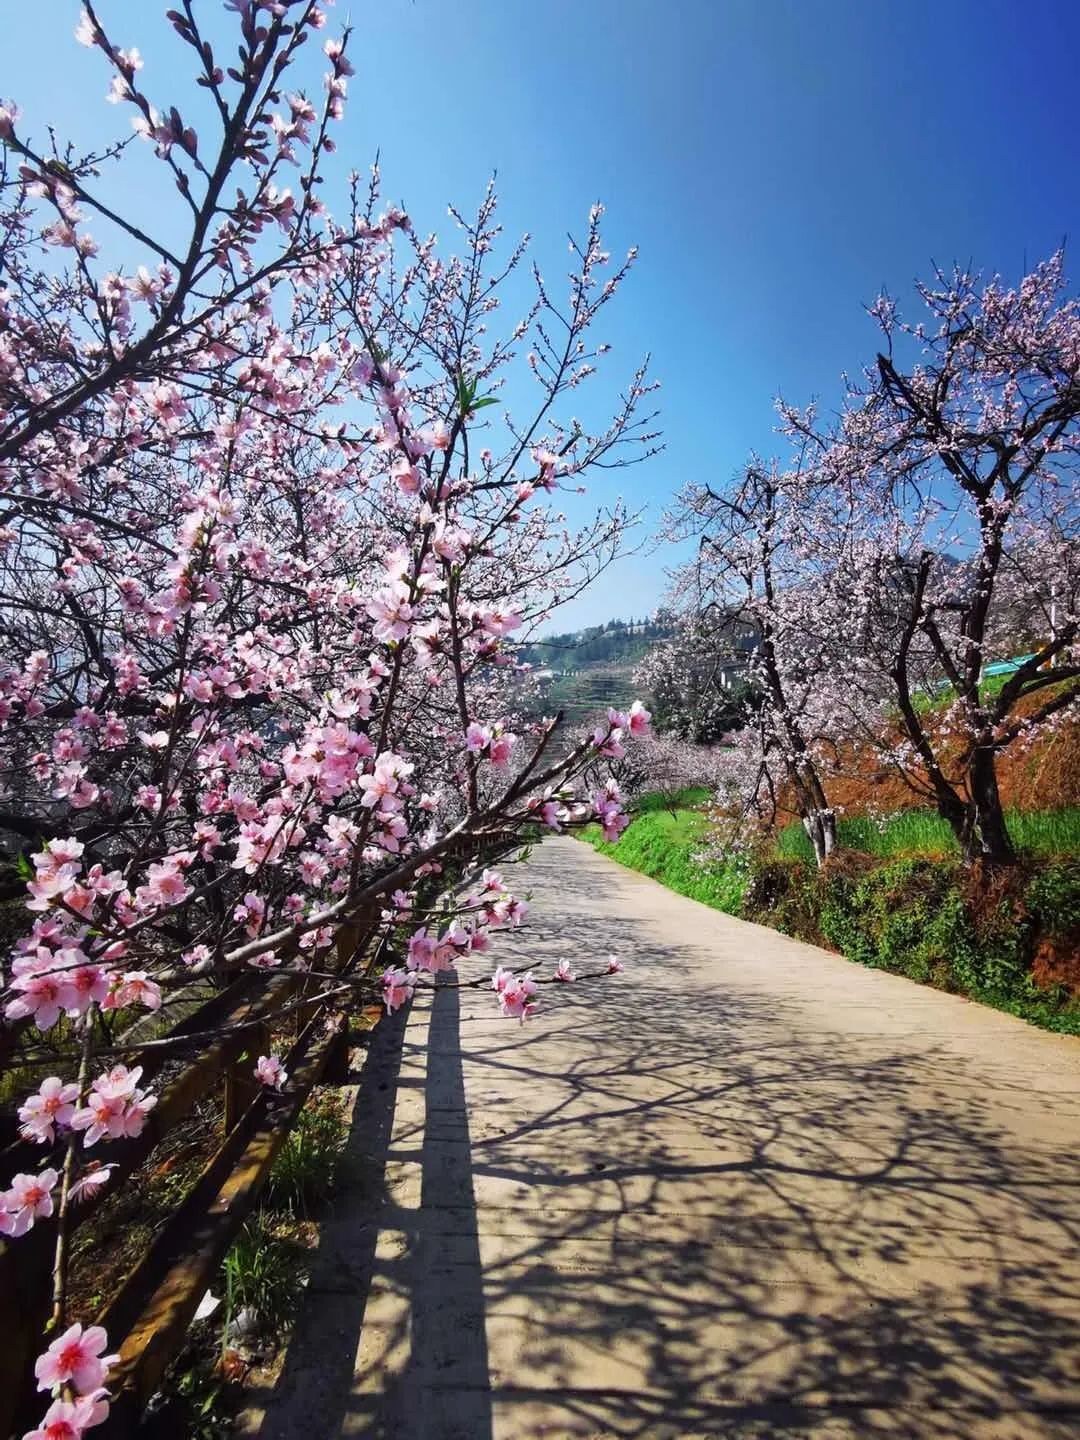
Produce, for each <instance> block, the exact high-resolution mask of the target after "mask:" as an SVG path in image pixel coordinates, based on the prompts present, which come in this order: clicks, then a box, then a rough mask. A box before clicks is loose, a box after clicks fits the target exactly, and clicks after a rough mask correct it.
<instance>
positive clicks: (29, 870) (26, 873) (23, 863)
mask: <svg viewBox="0 0 1080 1440" xmlns="http://www.w3.org/2000/svg"><path fill="white" fill-rule="evenodd" d="M15 868H16V869H17V870H18V872H19V874H20V875H21V876H22V878H23V879H24V880H32V879H33V878H34V867H33V866H32V865H31V864H30V861H29V860H28V859H27V858H26V856H25V855H24V854H23V852H22V851H21V850H20V851H19V858H18V859H17V860H16V862H15Z"/></svg>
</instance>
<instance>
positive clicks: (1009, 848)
mask: <svg viewBox="0 0 1080 1440" xmlns="http://www.w3.org/2000/svg"><path fill="white" fill-rule="evenodd" d="M968 793H969V795H970V797H971V798H970V801H969V803H968V807H967V813H966V815H965V819H964V830H963V834H962V835H961V836H960V843H961V845H962V847H963V851H964V859H965V860H967V861H969V862H973V861H975V860H985V861H986V862H987V863H988V864H990V865H1015V864H1016V851H1015V849H1014V848H1013V843H1012V840H1011V839H1010V838H1009V830H1008V826H1007V825H1006V824H1005V812H1004V810H1003V809H1002V807H1001V795H1000V793H999V791H998V783H997V771H996V769H995V765H994V751H993V750H991V749H989V748H988V747H985V746H976V748H975V749H974V750H973V751H972V755H971V763H970V765H969V766H968Z"/></svg>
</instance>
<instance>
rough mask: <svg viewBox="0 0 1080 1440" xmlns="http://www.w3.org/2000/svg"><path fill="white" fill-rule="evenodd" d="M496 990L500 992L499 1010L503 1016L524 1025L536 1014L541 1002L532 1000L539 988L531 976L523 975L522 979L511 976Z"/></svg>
mask: <svg viewBox="0 0 1080 1440" xmlns="http://www.w3.org/2000/svg"><path fill="white" fill-rule="evenodd" d="M496 973H497V972H496ZM496 988H497V989H498V991H499V1009H500V1011H501V1012H502V1014H503V1015H505V1016H507V1017H508V1018H510V1019H515V1020H520V1021H521V1023H522V1024H524V1023H525V1021H526V1020H527V1019H528V1018H529V1016H530V1015H532V1014H534V1013H535V1011H536V1008H537V1005H538V1004H539V1001H536V1000H533V998H532V997H533V996H534V995H535V994H536V988H537V987H536V981H535V980H534V979H533V977H532V975H531V974H527V975H522V976H521V977H520V978H519V977H517V976H515V975H510V976H508V977H506V978H504V980H503V982H502V984H501V986H497V987H496Z"/></svg>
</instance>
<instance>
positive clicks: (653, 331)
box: [0, 0, 1080, 628]
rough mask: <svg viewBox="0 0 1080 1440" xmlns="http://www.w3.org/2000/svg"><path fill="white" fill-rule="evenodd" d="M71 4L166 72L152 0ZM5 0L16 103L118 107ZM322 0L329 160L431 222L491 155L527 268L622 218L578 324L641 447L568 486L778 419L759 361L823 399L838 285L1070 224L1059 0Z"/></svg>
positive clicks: (156, 86)
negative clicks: (618, 265)
mask: <svg viewBox="0 0 1080 1440" xmlns="http://www.w3.org/2000/svg"><path fill="white" fill-rule="evenodd" d="M216 5H217V0H198V4H197V10H198V11H199V12H200V13H201V12H202V11H203V10H204V9H205V10H206V11H207V12H208V13H211V12H213V10H214V8H215V7H216ZM99 8H100V10H101V13H102V15H103V16H104V17H105V18H106V19H107V21H108V22H109V24H110V28H112V29H114V30H115V33H116V36H117V38H118V39H120V40H121V41H126V42H129V43H135V44H138V45H139V46H140V48H141V49H142V50H143V52H144V54H145V55H146V57H147V70H146V71H145V72H144V79H146V80H147V88H148V89H149V91H150V93H151V95H153V96H158V95H161V96H163V97H165V96H167V97H169V98H172V93H173V92H172V89H171V88H170V86H169V84H168V79H167V75H168V68H169V66H170V63H171V61H172V58H173V56H174V55H175V51H173V50H172V49H171V48H170V46H169V45H168V43H167V41H165V40H163V39H155V36H161V34H162V32H161V29H160V25H159V23H158V20H157V16H158V15H159V14H160V11H162V10H164V8H166V7H165V5H164V4H163V3H161V4H159V3H158V0H137V3H136V0H101V4H100V7H99ZM5 12H6V13H5V14H4V17H3V22H2V24H3V43H2V46H0V95H5V96H7V95H10V96H12V97H13V98H15V99H16V100H17V101H18V102H19V104H20V105H21V106H22V108H23V111H24V114H25V117H26V119H25V122H24V128H26V129H28V130H29V131H31V132H36V133H38V134H40V132H41V127H42V126H43V124H44V123H45V122H47V121H48V122H52V123H54V124H55V125H56V127H57V129H58V130H59V131H60V133H62V134H63V133H69V132H71V131H73V130H78V131H79V132H80V133H82V134H86V133H90V134H91V135H93V136H94V137H96V138H102V137H104V136H107V135H110V134H118V133H123V130H124V126H125V125H126V123H127V120H126V117H125V116H122V115H121V114H120V113H118V112H117V111H116V110H114V109H112V107H109V106H107V105H105V104H103V103H102V96H103V92H104V88H105V80H104V69H103V62H102V61H101V60H100V57H95V56H92V55H90V54H89V53H88V52H87V51H85V50H84V49H82V48H81V47H79V46H77V45H76V44H75V43H74V41H73V40H72V39H71V32H72V29H73V26H74V23H75V21H76V19H77V16H78V4H77V3H75V0H70V3H69V0H43V3H39V4H38V5H36V6H28V5H18V6H15V5H7V6H5ZM331 17H332V21H333V23H334V24H339V23H341V22H342V21H344V20H345V19H346V18H350V19H351V20H352V23H353V24H354V26H355V31H356V34H355V39H354V41H353V45H352V50H351V53H352V57H353V60H354V63H356V65H357V68H358V74H357V77H356V79H355V80H353V81H352V84H351V92H350V106H349V112H348V118H347V121H346V126H345V129H344V130H343V131H342V132H340V136H339V138H340V141H341V154H340V156H339V166H340V173H341V174H343V173H344V171H345V170H346V169H348V168H350V167H352V166H356V167H358V168H363V167H364V166H366V165H367V164H368V163H369V162H370V160H371V158H372V157H373V154H374V152H375V150H376V148H378V149H380V150H381V153H382V167H383V175H384V179H385V185H386V190H387V193H388V195H389V196H390V197H391V198H394V199H401V200H404V201H405V202H406V204H407V207H408V209H409V211H410V214H412V215H413V216H414V217H415V220H416V223H417V226H418V228H420V229H422V230H428V229H436V230H440V231H444V232H447V233H449V231H450V226H449V224H448V222H447V219H446V203H447V201H449V200H454V201H455V202H456V203H458V204H460V205H462V206H463V207H468V206H469V205H470V204H471V203H472V202H474V201H475V200H476V199H478V198H479V195H480V193H481V191H482V188H483V185H484V184H485V182H486V179H487V177H488V175H489V173H490V172H491V171H492V170H496V169H497V170H498V172H499V182H500V190H501V193H502V196H503V219H504V221H505V224H506V227H507V230H508V232H509V233H510V234H516V233H518V232H519V231H522V230H526V229H527V230H529V231H531V232H532V233H533V234H534V235H535V237H536V248H537V255H538V258H539V259H540V261H541V264H542V268H544V270H545V272H550V273H551V274H554V273H556V272H557V270H558V269H559V268H561V267H563V262H564V257H565V239H564V236H565V232H566V229H567V228H568V227H578V228H580V222H581V220H582V219H583V217H584V215H585V214H586V212H587V209H588V207H589V205H590V203H591V202H592V201H593V200H594V199H597V198H599V199H602V200H603V201H604V202H605V204H606V205H607V207H608V214H607V222H608V225H607V229H608V238H609V240H610V244H611V248H612V250H613V251H616V252H618V251H621V250H623V249H625V248H626V247H627V246H628V245H629V244H631V243H636V244H638V245H639V246H640V247H641V261H640V264H639V267H638V269H637V271H636V273H635V275H634V276H633V278H632V280H631V282H630V283H629V284H628V286H627V288H626V289H625V290H624V292H623V293H622V295H621V297H620V299H619V302H618V308H617V310H612V311H610V312H609V318H607V319H606V320H605V324H604V327H603V337H602V338H604V339H606V340H608V341H610V342H611V343H612V344H613V346H614V353H613V355H612V357H611V364H612V369H611V372H610V373H611V378H612V382H614V381H615V379H616V378H620V377H621V375H622V374H624V373H625V372H628V371H629V370H630V368H631V367H632V366H633V364H634V362H635V361H636V359H637V358H638V356H639V355H640V354H641V353H642V352H644V351H646V350H649V351H651V352H652V355H653V368H654V371H655V373H656V375H657V376H658V377H659V378H660V379H661V380H662V381H663V390H662V391H661V395H660V400H661V403H662V407H663V426H664V430H665V436H666V442H667V449H666V451H665V453H664V454H663V455H662V456H661V457H659V458H658V459H656V460H654V461H652V462H651V463H650V464H649V465H648V466H647V467H640V468H637V469H634V470H630V471H626V472H621V473H620V472H615V473H614V474H613V475H611V476H608V477H605V479H604V480H603V481H601V482H599V483H598V484H596V485H595V486H594V488H593V491H592V497H591V498H592V499H593V500H594V501H601V502H602V501H607V500H610V499H611V498H613V496H614V495H615V494H616V493H620V492H621V493H624V494H625V495H626V496H627V498H628V499H629V500H630V501H631V502H632V503H634V504H635V505H640V504H644V505H647V506H648V507H649V511H650V514H651V516H652V518H653V520H655V518H656V517H658V515H659V513H660V511H661V510H662V508H663V504H664V501H665V498H666V497H667V496H668V495H670V494H671V493H672V491H673V490H674V489H676V488H677V487H678V485H679V484H681V483H682V482H684V481H685V480H687V479H688V478H691V477H694V476H699V477H712V478H714V479H720V480H722V479H724V478H725V477H726V476H728V475H729V474H730V473H731V471H732V470H733V469H734V468H735V467H736V466H737V465H738V464H739V462H740V461H741V460H742V459H743V458H744V457H745V456H746V454H747V453H748V452H749V451H750V450H752V449H757V450H759V451H763V452H766V453H767V452H769V451H770V450H772V449H774V448H775V447H776V443H777V442H776V437H775V436H774V434H773V423H774V419H773V410H772V400H773V397H774V396H775V394H776V393H777V391H779V390H783V392H784V394H785V395H787V396H788V397H790V398H791V399H794V400H798V401H805V400H808V399H810V398H811V397H813V396H820V397H821V398H822V400H823V402H825V403H826V405H828V404H831V403H832V402H834V401H835V399H836V398H837V397H838V395H839V391H840V374H841V372H842V371H843V370H844V369H852V370H853V369H856V368H857V367H858V366H859V365H860V363H862V362H863V361H864V360H866V359H869V358H872V356H873V354H874V345H875V335H874V330H873V327H872V325H871V323H870V322H869V320H868V319H867V318H866V316H865V315H864V313H863V309H862V307H863V305H864V304H866V303H867V302H869V301H870V300H872V298H873V297H874V295H875V294H876V293H877V291H878V290H879V289H880V288H881V286H882V285H888V287H889V288H890V289H892V290H893V291H894V292H896V293H898V294H899V295H900V296H901V297H902V298H903V297H906V296H907V295H908V294H909V290H910V285H911V282H912V280H913V279H914V278H915V277H916V276H917V275H919V274H920V273H921V274H925V273H926V272H927V269H928V267H929V264H930V262H931V260H937V261H939V262H941V263H945V264H948V263H951V262H952V261H953V260H954V259H958V260H962V261H964V262H967V261H974V262H975V264H976V265H977V266H979V267H980V268H983V269H985V270H998V271H1000V272H1002V273H1003V274H1005V275H1006V276H1009V277H1015V276H1017V275H1018V274H1020V273H1021V272H1022V269H1023V267H1024V266H1025V264H1026V263H1030V262H1034V261H1035V260H1037V259H1039V258H1041V257H1042V256H1044V255H1045V254H1047V253H1048V252H1049V251H1051V250H1052V249H1053V248H1054V247H1055V246H1056V245H1058V244H1059V243H1060V242H1061V241H1062V240H1063V239H1065V240H1068V238H1069V237H1070V236H1073V237H1075V235H1076V233H1077V230H1078V228H1080V226H1078V222H1080V189H1078V184H1077V163H1076V162H1077V149H1078V147H1077V141H1076V138H1075V137H1076V112H1075V98H1074V97H1075V63H1076V56H1077V54H1078V53H1080V6H1077V5H1076V4H1075V3H1072V0H1029V3H1028V4H1025V5H1021V4H1019V3H1015V0H948V3H944V4H943V3H940V0H937V3H932V0H905V3H904V4H902V5H897V4H891V5H889V4H885V3H871V0H829V3H825V0H798V3H797V0H789V3H781V0H669V3H667V4H666V5H660V4H657V3H646V0H592V3H588V4H584V3H581V0H453V3H452V4H447V3H445V0H379V3H378V4H367V5H365V4H360V3H353V4H352V5H351V6H346V5H345V4H344V3H342V0H339V4H338V5H337V7H336V9H335V10H333V11H331ZM334 178H335V177H334V176H333V174H332V172H328V187H327V190H328V198H331V199H332V196H333V189H334V183H333V182H334ZM1078 267H1080V261H1077V262H1076V265H1075V266H1074V267H1073V274H1074V275H1075V274H1077V273H1080V269H1078ZM671 558H672V557H671V555H670V554H668V553H663V552H659V553H655V554H652V555H637V556H634V557H630V558H628V559H626V560H625V561H623V562H621V563H620V565H619V566H617V567H616V568H615V569H614V570H613V571H611V572H609V574H608V575H607V576H606V577H604V578H603V579H602V580H601V581H600V582H599V583H598V585H597V586H596V587H595V589H594V590H593V591H591V592H590V593H589V594H588V595H587V596H585V597H583V598H582V599H581V600H579V601H577V602H576V603H575V605H574V606H573V608H572V609H571V610H568V611H564V612H562V615H561V616H560V619H559V625H558V628H565V627H566V626H568V625H570V624H585V623H592V622H594V621H597V620H603V619H606V618H607V617H608V616H610V615H613V614H621V615H624V616H626V615H629V614H630V613H633V614H641V613H643V612H644V611H646V610H648V609H650V608H652V607H653V606H655V604H656V603H657V602H658V601H659V600H660V598H661V596H662V593H663V589H664V569H665V566H666V565H667V564H669V563H670V561H671Z"/></svg>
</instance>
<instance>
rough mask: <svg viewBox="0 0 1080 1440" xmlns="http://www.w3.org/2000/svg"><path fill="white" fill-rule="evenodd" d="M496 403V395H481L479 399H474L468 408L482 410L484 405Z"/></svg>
mask: <svg viewBox="0 0 1080 1440" xmlns="http://www.w3.org/2000/svg"><path fill="white" fill-rule="evenodd" d="M498 403H499V397H498V396H497V395H483V396H481V398H480V399H479V400H474V401H473V402H472V405H471V406H470V407H469V408H470V409H471V410H474V411H475V410H482V409H483V408H484V406H485V405H497V404H498Z"/></svg>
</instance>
